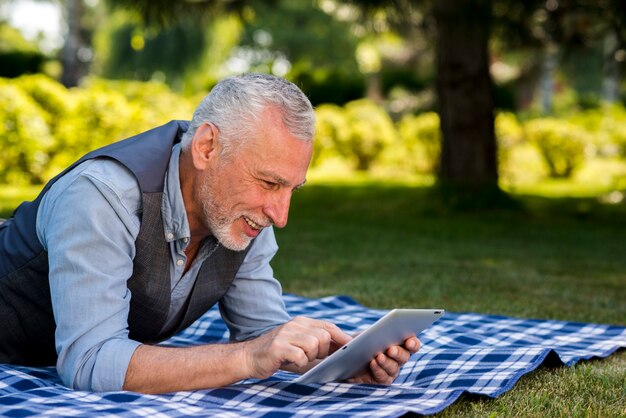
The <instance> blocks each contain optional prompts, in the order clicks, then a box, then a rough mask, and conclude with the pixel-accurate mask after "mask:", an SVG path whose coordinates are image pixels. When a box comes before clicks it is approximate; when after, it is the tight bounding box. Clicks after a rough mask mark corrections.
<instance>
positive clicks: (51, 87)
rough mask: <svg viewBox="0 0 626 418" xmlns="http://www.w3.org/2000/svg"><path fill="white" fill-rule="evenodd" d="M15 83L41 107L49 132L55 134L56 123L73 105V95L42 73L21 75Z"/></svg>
mask: <svg viewBox="0 0 626 418" xmlns="http://www.w3.org/2000/svg"><path fill="white" fill-rule="evenodd" d="M15 85H16V86H17V87H19V88H20V89H22V91H24V92H25V93H27V94H28V95H29V96H30V97H31V99H33V100H34V101H35V102H36V103H37V104H38V105H39V106H40V107H41V109H42V110H43V112H44V116H45V119H46V123H47V124H48V126H49V128H50V131H51V133H52V134H53V135H56V133H57V128H58V123H59V122H60V121H61V120H63V118H65V117H66V116H67V114H68V113H69V112H70V110H71V109H72V108H73V106H74V97H73V95H72V94H71V93H70V92H69V91H68V90H67V89H66V88H65V87H64V86H63V85H62V84H60V83H58V82H57V81H55V80H53V79H51V78H49V77H46V76H44V75H43V74H33V75H24V76H21V77H19V78H16V79H15Z"/></svg>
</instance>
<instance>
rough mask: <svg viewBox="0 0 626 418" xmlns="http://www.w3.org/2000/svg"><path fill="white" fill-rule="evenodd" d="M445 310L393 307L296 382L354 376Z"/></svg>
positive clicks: (423, 327)
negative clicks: (389, 348) (375, 358)
mask: <svg viewBox="0 0 626 418" xmlns="http://www.w3.org/2000/svg"><path fill="white" fill-rule="evenodd" d="M444 312H445V311H444V310H443V309H394V310H392V311H390V312H389V313H387V314H386V315H385V316H383V317H382V318H380V319H379V320H378V321H376V322H375V323H374V324H373V325H372V326H371V327H369V328H368V329H366V330H365V331H363V332H362V333H361V334H359V335H357V336H356V337H355V338H354V339H353V340H351V341H350V342H348V343H347V344H346V345H344V346H343V347H341V348H340V349H338V350H337V351H335V352H334V353H333V354H331V355H330V356H328V357H326V358H325V359H324V360H322V361H321V362H320V363H318V364H317V365H316V366H315V367H313V368H312V369H311V370H309V371H308V372H306V373H305V374H303V375H302V376H300V377H298V378H297V379H295V382H298V383H324V382H332V381H337V380H344V379H349V378H351V377H354V376H356V375H357V374H359V373H360V372H361V371H363V370H365V369H366V368H367V367H368V366H369V362H370V361H371V360H372V359H373V358H374V357H375V356H376V355H377V354H378V353H380V352H383V351H385V350H386V349H387V348H388V347H389V346H392V345H400V344H402V343H404V341H405V340H406V339H407V338H409V337H410V336H412V335H418V334H419V333H420V332H422V331H423V330H424V329H426V328H428V326H430V325H431V324H432V323H433V322H435V321H436V320H437V319H439V318H440V317H441V316H442V315H443V313H444Z"/></svg>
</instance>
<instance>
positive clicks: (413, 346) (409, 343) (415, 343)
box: [404, 337, 422, 354]
mask: <svg viewBox="0 0 626 418" xmlns="http://www.w3.org/2000/svg"><path fill="white" fill-rule="evenodd" d="M421 345H422V344H421V342H420V340H419V339H418V338H417V337H410V338H407V339H406V340H404V347H405V348H406V349H407V350H409V352H410V353H411V354H415V353H417V352H418V350H419V349H420V347H421Z"/></svg>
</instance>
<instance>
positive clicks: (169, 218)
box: [161, 143, 191, 242]
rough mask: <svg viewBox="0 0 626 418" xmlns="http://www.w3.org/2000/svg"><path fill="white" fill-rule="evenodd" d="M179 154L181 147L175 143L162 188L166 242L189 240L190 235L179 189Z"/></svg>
mask: <svg viewBox="0 0 626 418" xmlns="http://www.w3.org/2000/svg"><path fill="white" fill-rule="evenodd" d="M180 153H181V145H180V143H177V144H175V145H174V146H173V147H172V155H171V156H170V162H169V165H168V167H167V173H166V174H165V185H164V187H163V201H162V203H161V209H162V213H163V232H164V233H165V240H166V241H167V242H172V241H174V240H180V239H185V238H186V239H189V238H190V235H191V234H190V232H189V221H188V220H187V212H186V211H185V202H184V200H183V193H182V191H181V187H180V176H179V172H178V168H179V159H180Z"/></svg>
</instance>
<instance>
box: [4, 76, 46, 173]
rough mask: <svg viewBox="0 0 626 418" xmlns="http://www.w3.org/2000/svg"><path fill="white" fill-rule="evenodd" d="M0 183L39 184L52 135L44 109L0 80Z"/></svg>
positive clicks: (15, 88)
mask: <svg viewBox="0 0 626 418" xmlns="http://www.w3.org/2000/svg"><path fill="white" fill-rule="evenodd" d="M0 109H2V112H0V142H1V143H2V159H0V182H2V183H16V184H20V183H22V184H23V183H26V182H28V183H32V184H36V183H40V182H41V181H42V180H43V172H44V170H45V167H46V163H47V162H48V150H49V148H50V146H51V145H52V141H53V139H52V136H51V135H50V130H49V128H48V125H47V123H46V117H45V113H44V111H43V110H42V109H41V108H40V107H39V106H38V105H37V103H35V102H34V101H33V100H32V99H31V98H30V97H28V95H27V94H26V93H24V92H23V91H22V90H20V89H19V88H18V87H16V86H14V85H12V84H11V83H10V82H8V81H6V80H2V79H0Z"/></svg>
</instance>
